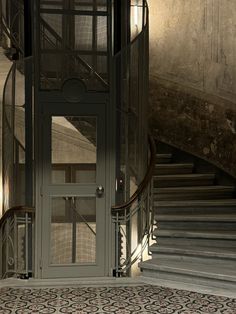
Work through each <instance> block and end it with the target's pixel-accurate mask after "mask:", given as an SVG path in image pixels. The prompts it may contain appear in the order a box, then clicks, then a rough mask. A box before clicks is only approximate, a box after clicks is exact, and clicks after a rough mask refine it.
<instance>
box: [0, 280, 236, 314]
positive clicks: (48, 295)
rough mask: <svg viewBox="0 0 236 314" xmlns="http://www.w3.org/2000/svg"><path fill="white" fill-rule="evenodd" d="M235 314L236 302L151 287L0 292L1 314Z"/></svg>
mask: <svg viewBox="0 0 236 314" xmlns="http://www.w3.org/2000/svg"><path fill="white" fill-rule="evenodd" d="M2 313H3V314H11V313H16V314H36V313H37V314H38V313H42V314H49V313H50V314H51V313H56V314H59V313H70V314H74V313H75V314H86V313H87V314H88V313H94V314H96V313H100V314H113V313H117V314H140V313H143V314H144V313H152V314H158V313H165V314H172V313H173V314H210V313H217V314H236V299H230V298H227V297H221V296H213V295H207V294H201V293H196V292H189V291H185V290H176V289H170V288H164V287H157V286H152V285H139V286H126V287H125V286H118V287H117V286H115V287H79V286H78V287H56V288H10V287H7V288H1V289H0V314H2Z"/></svg>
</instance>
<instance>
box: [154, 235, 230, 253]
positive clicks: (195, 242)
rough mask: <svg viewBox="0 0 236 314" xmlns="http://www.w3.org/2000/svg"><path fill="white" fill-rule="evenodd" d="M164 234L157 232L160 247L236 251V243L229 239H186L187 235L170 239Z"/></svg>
mask: <svg viewBox="0 0 236 314" xmlns="http://www.w3.org/2000/svg"><path fill="white" fill-rule="evenodd" d="M161 234H162V232H160V235H159V232H157V234H156V237H157V238H156V242H157V244H158V245H159V246H171V247H175V246H178V247H182V246H186V247H192V248H195V247H199V246H200V247H207V248H208V247H209V246H210V247H212V248H214V249H215V248H225V249H226V250H233V251H236V241H235V240H232V239H230V238H229V237H228V238H226V239H218V238H216V239H215V238H212V239H211V238H192V237H189V238H186V237H185V234H183V236H182V237H181V236H178V237H170V236H166V235H165V236H161Z"/></svg>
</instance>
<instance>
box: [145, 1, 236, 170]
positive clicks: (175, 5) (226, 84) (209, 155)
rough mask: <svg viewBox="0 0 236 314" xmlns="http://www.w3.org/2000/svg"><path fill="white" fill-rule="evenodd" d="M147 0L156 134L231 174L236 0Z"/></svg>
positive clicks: (235, 141)
mask: <svg viewBox="0 0 236 314" xmlns="http://www.w3.org/2000/svg"><path fill="white" fill-rule="evenodd" d="M148 2H149V9H150V107H151V109H150V110H151V112H152V115H151V120H150V123H151V125H152V128H153V129H154V130H155V132H154V133H155V135H156V136H159V137H160V138H162V139H163V140H165V141H166V142H169V143H172V144H173V145H175V146H178V147H181V148H182V149H185V150H186V151H188V152H190V153H193V154H195V155H198V156H199V157H202V158H204V159H207V160H209V161H211V162H213V163H214V164H216V165H218V166H219V167H221V168H222V169H224V170H226V171H227V172H230V173H231V174H233V175H234V176H236V169H235V168H236V167H235V165H236V154H235V152H236V130H235V128H236V126H235V125H236V1H235V0H148ZM153 113H154V115H153Z"/></svg>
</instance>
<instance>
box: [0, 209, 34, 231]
mask: <svg viewBox="0 0 236 314" xmlns="http://www.w3.org/2000/svg"><path fill="white" fill-rule="evenodd" d="M25 213H28V214H33V213H34V208H33V207H26V206H14V207H11V208H9V209H8V210H7V211H6V212H5V213H4V214H3V216H2V217H1V218H0V227H1V226H2V224H3V223H4V221H5V219H7V218H8V217H10V216H11V215H14V214H25Z"/></svg>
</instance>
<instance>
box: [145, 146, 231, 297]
mask: <svg viewBox="0 0 236 314" xmlns="http://www.w3.org/2000/svg"><path fill="white" fill-rule="evenodd" d="M160 147H161V149H158V145H157V151H158V155H157V156H156V167H155V174H154V210H155V223H156V225H155V228H154V231H153V234H152V236H153V239H154V240H155V243H154V244H152V246H151V247H150V248H149V251H150V252H151V254H152V258H151V259H150V260H147V261H145V262H142V263H140V264H139V266H140V268H141V269H142V271H143V276H145V277H151V278H156V279H159V280H162V281H163V280H166V281H172V282H173V281H175V282H179V283H186V284H188V283H189V284H198V285H204V286H210V287H211V286H212V287H221V288H225V289H230V290H231V291H235V292H236V199H235V185H234V180H228V177H227V175H225V177H224V174H222V173H221V174H220V175H219V173H218V172H217V171H212V167H211V166H210V165H209V167H208V164H204V165H203V166H201V167H199V164H201V161H199V160H197V161H196V158H195V157H193V158H192V160H191V156H188V157H187V161H186V155H185V154H183V158H182V160H181V152H180V151H177V150H176V149H173V150H172V148H171V147H169V146H166V147H165V145H163V144H161V145H160ZM171 150H172V151H171ZM176 160H177V161H176ZM202 163H205V162H203V161H202ZM199 169H204V171H202V170H201V171H199Z"/></svg>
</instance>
